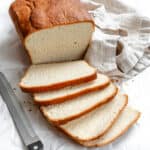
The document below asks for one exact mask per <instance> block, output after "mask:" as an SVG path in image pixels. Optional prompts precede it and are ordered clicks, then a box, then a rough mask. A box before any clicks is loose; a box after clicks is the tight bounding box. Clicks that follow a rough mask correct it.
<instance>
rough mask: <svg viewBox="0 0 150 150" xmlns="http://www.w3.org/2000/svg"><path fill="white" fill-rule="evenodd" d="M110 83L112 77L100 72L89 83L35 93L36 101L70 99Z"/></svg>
mask: <svg viewBox="0 0 150 150" xmlns="http://www.w3.org/2000/svg"><path fill="white" fill-rule="evenodd" d="M109 83H110V79H109V78H108V77H107V76H105V75H103V74H98V75H97V79H95V80H92V81H89V82H87V83H83V84H80V85H74V86H68V87H65V88H63V89H60V90H53V91H48V92H42V93H36V94H34V101H35V103H37V104H40V105H50V104H57V103H61V102H64V101H66V100H69V99H73V98H76V97H78V96H81V95H83V94H86V93H89V92H92V91H96V90H100V89H102V88H105V87H106V86H108V85H109Z"/></svg>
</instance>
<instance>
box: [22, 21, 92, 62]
mask: <svg viewBox="0 0 150 150" xmlns="http://www.w3.org/2000/svg"><path fill="white" fill-rule="evenodd" d="M93 30H94V27H93V23H92V22H80V23H73V24H67V25H59V26H55V27H51V28H47V29H42V30H39V31H36V32H33V33H32V34H30V35H28V36H27V37H26V39H25V47H26V49H27V50H28V52H29V55H30V56H31V58H32V63H33V64H38V63H47V62H60V61H70V60H77V59H81V58H82V57H83V55H84V53H85V51H86V48H87V46H88V44H89V42H90V40H91V36H92V32H93Z"/></svg>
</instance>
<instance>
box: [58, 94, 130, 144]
mask: <svg viewBox="0 0 150 150" xmlns="http://www.w3.org/2000/svg"><path fill="white" fill-rule="evenodd" d="M127 103H128V99H127V96H126V102H125V104H124V106H123V107H122V109H120V111H119V112H118V114H117V116H116V118H114V120H113V121H112V122H111V124H110V126H109V127H107V129H105V130H104V131H103V132H102V133H100V134H99V135H97V136H93V137H91V138H88V139H84V140H83V139H79V138H78V137H74V136H72V135H71V134H70V133H69V132H67V131H66V130H65V129H63V128H61V127H60V126H58V127H59V128H60V129H61V130H62V131H63V132H64V133H65V134H67V135H68V136H70V137H71V138H72V139H74V140H75V141H77V142H78V143H80V142H85V141H91V140H95V139H97V138H99V137H101V136H103V135H104V134H105V133H106V132H107V131H108V130H109V129H110V128H111V127H112V125H113V124H114V123H115V121H116V120H117V119H118V117H119V115H120V113H121V112H122V111H123V110H124V108H125V107H126V105H127Z"/></svg>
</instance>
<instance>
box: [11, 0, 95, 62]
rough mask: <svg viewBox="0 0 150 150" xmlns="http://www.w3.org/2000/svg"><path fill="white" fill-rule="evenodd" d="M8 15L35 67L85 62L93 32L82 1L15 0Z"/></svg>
mask: <svg viewBox="0 0 150 150" xmlns="http://www.w3.org/2000/svg"><path fill="white" fill-rule="evenodd" d="M9 13H10V16H11V18H12V21H13V23H14V25H15V27H16V30H17V31H18V34H19V36H20V37H21V40H22V43H23V45H24V46H25V48H26V49H27V52H28V54H29V56H30V58H31V61H32V63H33V64H39V63H48V62H60V61H70V60H76V59H81V58H83V56H84V54H85V52H86V48H87V47H88V44H89V42H90V40H91V36H92V33H93V31H94V21H93V19H92V17H91V15H90V14H89V13H88V11H87V9H86V8H85V7H84V5H83V4H82V3H81V2H80V0H68V1H66V0H34V1H33V0H15V1H14V2H13V3H12V4H11V6H10V9H9Z"/></svg>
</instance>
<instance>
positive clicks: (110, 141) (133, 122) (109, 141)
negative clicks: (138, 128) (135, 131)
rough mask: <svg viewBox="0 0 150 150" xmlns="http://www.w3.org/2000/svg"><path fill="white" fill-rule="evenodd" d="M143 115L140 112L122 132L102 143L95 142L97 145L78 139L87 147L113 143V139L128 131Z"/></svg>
mask: <svg viewBox="0 0 150 150" xmlns="http://www.w3.org/2000/svg"><path fill="white" fill-rule="evenodd" d="M140 116H141V113H140V112H138V114H137V116H136V117H135V119H134V120H133V121H132V122H131V123H130V124H129V125H128V126H127V127H126V128H125V129H124V130H122V132H120V134H118V135H116V136H115V137H113V138H112V139H110V140H108V141H106V142H103V143H102V144H95V145H87V144H86V143H84V142H83V143H82V142H81V141H78V142H79V143H80V144H82V145H84V146H87V147H93V146H94V147H102V146H105V145H108V144H110V143H112V142H113V141H115V140H116V139H117V138H119V137H120V136H122V135H123V134H124V133H125V132H127V131H128V129H129V128H130V127H131V126H133V125H134V124H135V123H136V122H137V121H138V119H139V118H140Z"/></svg>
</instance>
